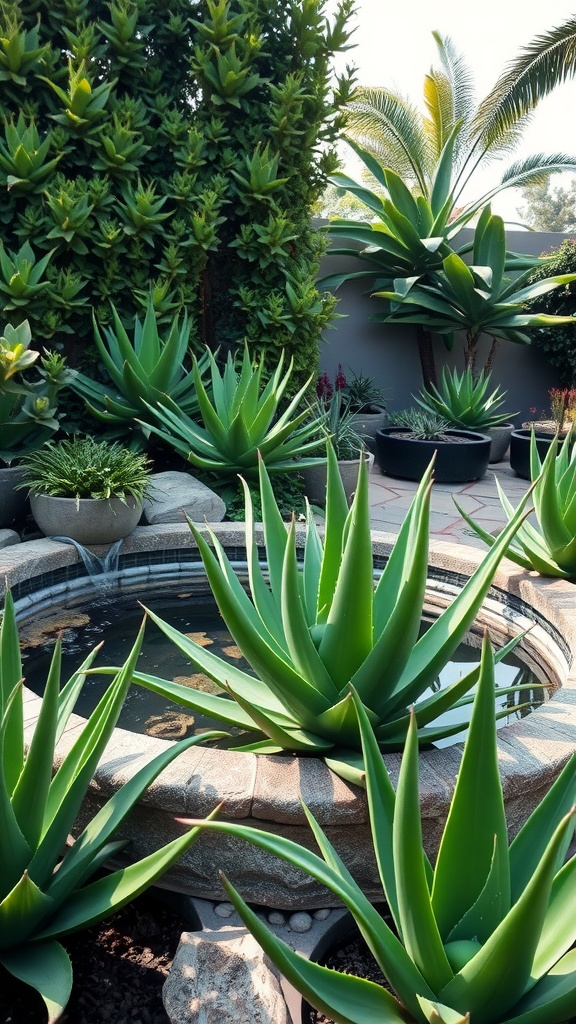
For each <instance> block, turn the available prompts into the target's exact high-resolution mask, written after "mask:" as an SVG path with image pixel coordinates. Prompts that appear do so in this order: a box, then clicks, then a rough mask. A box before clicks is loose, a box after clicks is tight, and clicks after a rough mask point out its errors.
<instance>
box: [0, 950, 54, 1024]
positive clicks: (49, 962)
mask: <svg viewBox="0 0 576 1024" xmlns="http://www.w3.org/2000/svg"><path fill="white" fill-rule="evenodd" d="M0 964H2V965H3V966H4V967H5V968H6V970H7V971H8V972H9V973H10V974H11V975H12V976H13V977H14V978H17V979H18V981H22V982H24V984H25V985H29V986H30V987H31V988H33V989H35V990H36V991H37V992H38V993H39V994H40V995H41V996H42V999H43V1000H44V1004H45V1006H46V1009H47V1011H48V1022H47V1024H56V1021H57V1020H59V1018H60V1017H61V1016H62V1014H63V1012H64V1008H65V1006H66V1004H67V1002H68V1000H69V998H70V993H71V991H72V965H71V963H70V957H69V956H68V953H67V952H66V950H65V949H63V947H62V946H61V945H60V943H59V942H42V943H38V945H27V946H19V947H18V948H17V949H5V950H2V952H0Z"/></svg>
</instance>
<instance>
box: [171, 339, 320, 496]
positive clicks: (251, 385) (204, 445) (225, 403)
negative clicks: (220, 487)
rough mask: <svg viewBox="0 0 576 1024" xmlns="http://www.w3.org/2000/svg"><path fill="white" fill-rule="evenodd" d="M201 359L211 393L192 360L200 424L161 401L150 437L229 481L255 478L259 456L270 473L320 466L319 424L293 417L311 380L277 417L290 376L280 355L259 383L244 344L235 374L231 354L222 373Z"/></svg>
mask: <svg viewBox="0 0 576 1024" xmlns="http://www.w3.org/2000/svg"><path fill="white" fill-rule="evenodd" d="M206 358H207V359H208V363H209V367H210V372H211V384H212V388H211V394H210V393H209V390H208V388H206V387H205V386H204V383H203V381H202V376H201V369H200V365H199V363H198V361H197V360H196V359H194V368H193V375H194V383H195V387H196V394H197V396H198V404H199V407H200V414H201V416H202V420H203V424H204V425H203V426H200V425H199V424H198V423H196V422H195V421H194V420H193V419H191V418H190V417H189V416H187V415H186V413H185V412H183V410H182V409H181V408H179V407H178V406H177V405H176V403H175V402H173V401H171V402H166V401H164V402H163V403H162V404H161V405H160V406H159V407H158V408H157V410H156V418H157V420H159V421H160V423H161V426H160V427H158V426H152V427H151V429H152V430H153V432H154V433H155V434H158V435H159V436H160V437H162V438H164V440H165V441H167V442H168V444H170V445H172V447H173V448H175V449H176V451H178V452H180V454H181V455H183V456H184V458H185V459H187V460H188V462H191V463H192V465H193V466H198V468H199V469H205V470H212V471H214V472H216V473H218V474H219V475H220V476H224V477H229V478H230V479H234V478H235V477H236V474H238V473H243V474H244V475H245V476H248V477H250V476H256V477H257V475H258V459H259V456H261V457H262V459H264V461H265V462H266V465H267V466H268V469H269V470H271V471H274V472H276V471H280V470H282V471H286V470H299V469H301V468H303V467H304V466H313V465H317V464H318V462H321V461H323V460H322V459H318V458H317V457H313V453H315V451H316V450H317V448H318V443H319V437H321V433H320V429H319V428H320V423H321V422H322V420H320V421H319V420H318V419H316V418H312V419H311V418H310V413H309V410H308V409H307V408H305V409H304V410H303V411H301V412H299V413H298V412H296V410H297V408H298V405H299V404H300V401H301V399H302V397H303V396H304V394H305V392H306V390H307V388H308V386H309V384H310V380H311V379H312V378H310V379H309V380H308V381H307V382H306V384H304V386H303V387H301V388H300V390H299V391H298V392H297V393H296V394H295V395H294V397H293V398H292V399H291V401H290V402H289V403H288V405H287V406H286V408H285V409H284V410H283V411H282V412H280V403H281V400H282V396H283V395H284V393H285V391H286V388H287V386H288V383H289V381H290V377H291V375H292V365H293V361H292V360H291V361H290V365H289V366H288V369H287V370H286V372H285V373H282V368H283V364H284V353H282V355H281V356H280V359H279V361H278V365H277V367H276V369H275V370H274V373H273V374H272V376H271V377H270V378H269V379H268V381H267V383H266V384H264V383H263V380H262V377H263V373H264V363H263V361H262V360H260V361H259V362H258V363H257V365H256V367H255V368H253V366H252V359H251V356H250V352H249V350H248V346H247V345H246V346H245V347H244V353H243V357H242V362H241V364H240V368H239V372H237V371H236V368H235V365H234V357H233V355H232V354H231V353H229V354H228V358H227V360H226V365H225V367H224V370H223V371H220V369H219V367H218V365H217V363H216V360H215V358H214V356H213V355H212V353H211V352H208V353H207V356H206ZM307 456H310V457H307Z"/></svg>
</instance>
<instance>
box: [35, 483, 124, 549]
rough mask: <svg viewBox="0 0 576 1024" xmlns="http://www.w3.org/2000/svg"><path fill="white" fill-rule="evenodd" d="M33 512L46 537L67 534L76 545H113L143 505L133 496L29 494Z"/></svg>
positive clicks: (65, 535)
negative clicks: (122, 498) (123, 497)
mask: <svg viewBox="0 0 576 1024" xmlns="http://www.w3.org/2000/svg"><path fill="white" fill-rule="evenodd" d="M30 504H31V506H32V515H33V516H34V519H35V520H36V523H37V524H38V526H39V527H40V529H41V530H42V533H43V534H44V535H45V536H46V537H70V538H71V540H76V541H78V543H79V544H113V543H114V541H117V540H122V538H123V537H127V536H128V534H129V533H132V530H133V529H134V527H135V526H137V525H138V522H139V520H140V516H141V515H142V504H141V503H140V502H139V501H136V499H135V498H134V497H132V495H127V497H126V502H123V501H120V498H110V499H104V498H102V499H100V498H80V500H79V502H76V499H75V498H56V497H53V496H52V495H49V494H33V495H31V497H30Z"/></svg>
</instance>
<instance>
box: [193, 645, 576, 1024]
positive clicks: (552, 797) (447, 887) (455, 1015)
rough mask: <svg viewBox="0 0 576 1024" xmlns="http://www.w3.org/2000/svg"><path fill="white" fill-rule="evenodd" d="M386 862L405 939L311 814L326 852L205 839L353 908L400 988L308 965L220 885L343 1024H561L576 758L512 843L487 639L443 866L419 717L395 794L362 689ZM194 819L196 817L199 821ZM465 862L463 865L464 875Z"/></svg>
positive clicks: (300, 983)
mask: <svg viewBox="0 0 576 1024" xmlns="http://www.w3.org/2000/svg"><path fill="white" fill-rule="evenodd" d="M351 701H352V703H353V706H354V709H355V713H356V715H357V717H358V724H359V728H360V732H361V736H362V751H363V758H364V764H365V766H366V790H367V797H368V808H369V814H370V824H371V828H372V839H373V844H374V852H375V855H376V863H377V865H378V871H379V874H380V879H381V882H382V888H383V890H384V893H385V895H386V899H387V903H388V906H389V909H390V912H391V914H392V917H393V920H394V924H395V931H393V930H392V929H391V928H390V927H389V926H388V925H387V924H386V922H385V921H384V920H383V919H382V918H381V917H380V916H379V914H378V913H377V912H376V910H375V909H374V908H373V907H372V906H371V904H370V903H369V901H368V900H367V899H366V897H365V896H364V894H363V893H362V891H361V889H360V888H359V887H358V886H357V885H356V883H355V882H354V879H353V878H352V876H351V875H350V872H349V871H348V869H347V868H346V866H345V864H344V863H343V861H342V860H341V858H340V857H339V855H338V853H337V852H336V850H335V849H334V847H333V846H332V845H331V843H330V841H329V840H328V838H327V836H326V835H325V833H324V832H323V831H322V829H321V827H320V825H319V824H318V823H317V822H316V821H315V819H314V818H313V816H312V814H311V812H310V811H306V814H307V817H308V821H309V823H310V826H311V829H312V831H313V834H314V839H315V840H316V843H317V844H318V847H319V849H320V853H321V856H319V855H318V854H316V853H312V852H310V851H309V850H306V849H304V848H303V847H300V846H298V844H297V843H295V842H293V841H292V840H290V839H285V838H283V837H279V836H275V835H274V834H271V833H267V832H262V831H260V830H257V829H253V828H248V827H246V826H243V825H233V824H228V823H224V822H214V821H213V822H210V823H207V824H206V825H205V826H201V827H203V828H205V829H206V830H207V831H210V832H211V831H215V832H221V833H224V834H226V835H229V836H234V838H240V837H242V838H244V839H245V840H247V841H248V842H250V843H252V844H253V845H254V846H256V847H258V848H260V849H263V850H266V851H268V852H269V853H272V854H276V855H277V856H279V857H281V858H282V859H283V860H285V861H287V862H288V863H290V864H292V865H295V866H298V867H300V868H302V869H303V870H304V871H306V872H307V873H308V874H310V875H311V876H312V877H313V878H315V879H316V880H317V881H319V882H322V883H323V884H324V885H326V886H327V887H328V888H329V889H330V891H331V892H332V893H333V894H334V895H335V896H337V897H338V898H339V899H340V900H342V902H343V903H344V905H345V906H346V907H347V908H348V909H349V910H350V911H351V913H352V915H353V916H354V918H355V920H356V922H357V924H358V927H359V929H360V931H361V933H362V935H363V937H364V939H365V941H366V942H367V944H368V947H369V948H370V950H371V952H372V954H373V956H374V957H375V959H376V961H377V963H378V965H379V967H380V969H381V970H382V972H383V974H384V975H385V977H386V979H387V981H388V982H389V984H390V987H391V989H392V992H393V993H394V994H392V993H391V992H389V991H387V990H385V989H384V988H383V987H381V986H379V985H376V984H374V983H373V982H369V981H365V980H362V979H360V978H357V977H354V976H353V975H352V976H351V975H344V974H342V975H339V974H337V973H335V972H334V971H332V970H329V969H328V968H326V967H321V966H320V965H319V964H315V963H311V962H310V961H308V960H306V959H305V958H304V957H302V956H301V955H299V954H298V953H295V952H294V951H293V950H292V949H291V948H290V947H289V946H288V945H287V944H286V943H284V942H283V941H282V940H280V939H278V938H276V936H274V935H273V934H272V933H271V932H270V931H269V930H268V928H267V926H266V925H265V924H264V923H263V922H262V921H261V920H260V919H259V918H258V917H257V915H256V914H255V913H254V912H253V911H252V910H250V909H249V908H248V906H247V905H246V904H245V903H244V901H243V900H242V898H241V897H240V895H239V894H238V893H237V892H236V890H235V889H234V887H233V886H232V885H231V884H230V882H228V881H227V880H226V879H225V878H224V879H223V883H224V887H225V890H226V894H227V897H228V898H229V899H230V900H231V901H232V903H233V904H234V906H235V908H236V910H237V911H238V913H239V914H240V916H241V917H242V919H243V921H244V923H245V924H246V926H247V927H248V928H249V929H250V930H251V931H252V933H253V934H254V936H255V937H256V938H257V940H258V941H259V943H260V944H261V946H262V947H263V949H264V950H265V952H266V953H267V954H268V956H269V957H270V958H271V960H272V961H273V962H274V963H275V964H276V966H277V967H278V968H279V969H280V970H281V971H282V974H283V975H284V976H285V977H286V978H287V979H288V980H289V981H290V982H291V983H292V984H293V985H294V986H295V987H296V988H297V989H298V990H299V991H300V992H301V993H302V994H303V995H304V996H305V997H306V999H307V1000H308V1001H309V1002H310V1003H311V1004H312V1006H315V1007H317V1008H318V1009H319V1010H320V1011H321V1012H323V1013H325V1014H326V1015H327V1016H328V1017H329V1018H330V1019H332V1020H334V1021H337V1022H339V1024H366V1022H368V1021H374V1020H382V1021H390V1022H395V1024H401V1022H405V1021H407V1020H409V1021H416V1022H419V1024H425V1022H426V1021H428V1022H429V1024H438V1022H443V1024H465V1022H466V1021H467V1020H469V1019H470V1020H472V1021H474V1022H476V1024H504V1022H506V1024H558V1022H562V1021H568V1020H570V1019H572V1016H573V1011H574V1005H575V1000H576V952H575V951H574V950H573V949H572V950H571V947H572V945H573V944H574V942H575V941H576V918H575V917H574V913H573V905H572V896H573V892H574V884H575V879H576V856H573V857H572V858H571V859H570V860H569V861H568V862H567V863H566V864H565V865H564V866H562V865H563V861H564V857H565V855H566V851H567V848H568V846H569V844H570V839H571V837H572V835H573V833H574V818H575V814H576V808H575V807H574V806H573V805H574V802H575V800H576V754H573V755H572V756H571V758H570V759H569V760H568V763H567V764H566V766H565V767H564V769H563V771H562V772H561V774H560V775H559V777H558V778H557V780H556V782H555V783H554V785H553V786H552V788H551V789H550V790H549V792H548V794H547V795H546V796H545V797H544V799H543V800H542V801H541V802H540V803H539V805H538V807H537V808H536V810H535V811H533V813H532V815H531V816H530V817H529V818H528V820H527V821H526V823H525V824H524V825H523V827H522V828H521V830H520V832H519V833H518V835H517V836H516V838H515V839H514V840H513V842H512V843H511V845H510V846H508V841H507V835H506V819H505V814H504V800H503V795H502V787H501V783H500V779H499V776H498V756H497V745H496V728H495V718H494V668H493V656H492V652H491V650H490V645H489V642H488V640H487V639H485V641H484V645H483V650H482V660H481V666H480V674H479V681H478V690H477V693H476V697H475V700H474V707H473V711H472V719H471V722H470V729H469V732H468V735H467V738H466V743H465V746H464V753H463V756H462V761H461V763H460V769H459V772H458V777H457V780H456V786H455V789H454V794H453V796H452V802H451V806H450V810H449V813H448V819H447V822H446V825H445V827H444V832H443V836H442V840H441V843H440V849H439V852H438V856H437V859H436V864H435V866H434V868H432V866H431V865H430V863H429V861H428V858H427V856H426V854H425V852H424V850H423V848H422V828H421V822H420V807H419V792H418V726H417V720H418V714H417V712H416V713H415V714H413V715H412V717H411V722H410V727H409V730H408V737H407V742H406V749H405V752H404V755H403V757H402V765H401V769H400V776H399V779H398V788H397V791H396V793H394V790H393V787H392V784H391V782H390V779H389V776H388V773H387V770H386V767H385V764H384V761H383V760H382V757H381V754H380V750H379V747H378V742H377V739H376V736H375V732H374V729H373V726H372V724H371V722H370V719H369V716H368V715H367V714H366V711H365V709H364V707H363V703H362V701H361V699H360V697H359V696H358V694H357V693H355V692H354V690H352V693H351ZM194 824H196V822H195V823H194ZM463 865H465V866H466V870H463Z"/></svg>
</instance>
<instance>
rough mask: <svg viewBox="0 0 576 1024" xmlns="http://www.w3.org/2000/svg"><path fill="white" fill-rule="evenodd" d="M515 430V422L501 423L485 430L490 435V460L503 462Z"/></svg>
mask: <svg viewBox="0 0 576 1024" xmlns="http://www.w3.org/2000/svg"><path fill="white" fill-rule="evenodd" d="M513 430H514V424H513V423H501V424H499V426H497V427H489V428H488V430H486V431H485V433H486V434H488V435H489V437H490V457H489V459H488V462H490V463H492V462H502V460H503V458H504V456H505V455H506V452H507V451H508V448H509V447H510V438H511V436H512V431H513Z"/></svg>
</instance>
